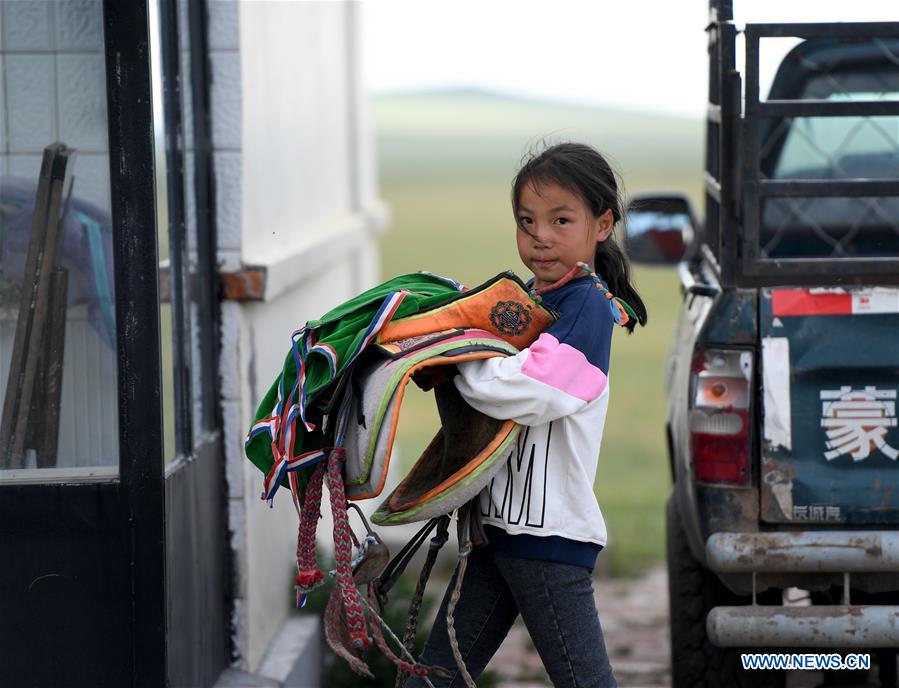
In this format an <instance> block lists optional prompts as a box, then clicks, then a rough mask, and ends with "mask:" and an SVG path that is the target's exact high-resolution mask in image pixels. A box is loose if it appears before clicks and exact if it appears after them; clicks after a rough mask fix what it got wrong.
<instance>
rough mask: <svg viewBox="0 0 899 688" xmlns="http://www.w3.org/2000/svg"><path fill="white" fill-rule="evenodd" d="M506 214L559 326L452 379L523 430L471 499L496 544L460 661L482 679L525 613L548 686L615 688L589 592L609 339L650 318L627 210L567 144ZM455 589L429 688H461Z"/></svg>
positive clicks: (473, 600) (477, 573) (465, 584)
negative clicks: (634, 273) (624, 218)
mask: <svg viewBox="0 0 899 688" xmlns="http://www.w3.org/2000/svg"><path fill="white" fill-rule="evenodd" d="M512 207H513V210H514V213H515V220H516V226H517V229H516V239H517V242H518V253H519V255H520V256H521V260H522V262H523V263H524V264H525V265H526V266H527V267H528V268H529V269H530V270H531V272H532V273H533V274H534V278H533V280H532V281H531V282H530V283H529V286H530V287H531V288H532V294H533V295H535V296H536V297H537V298H540V299H542V300H543V302H544V303H545V304H546V305H547V306H549V307H550V308H552V309H553V310H554V311H555V312H556V313H557V314H558V315H559V319H558V320H557V321H556V322H555V323H554V324H553V325H552V326H550V327H549V328H548V329H547V330H546V331H544V332H543V333H542V334H541V335H540V336H539V338H538V339H537V340H536V341H535V342H534V343H533V344H532V345H531V346H530V347H528V348H527V349H525V350H523V351H521V352H520V353H519V354H517V355H516V356H511V357H508V358H489V359H484V360H480V361H470V362H466V363H461V364H459V365H458V371H459V374H458V375H457V376H455V377H454V378H453V382H454V384H455V385H456V388H457V389H458V390H459V392H460V393H461V394H462V396H463V397H464V398H465V400H466V401H467V402H468V403H469V404H470V405H471V406H473V407H474V408H476V409H477V410H479V411H481V412H483V413H485V414H487V415H489V416H492V417H494V418H498V419H509V418H511V419H513V420H515V421H516V422H518V423H520V424H522V425H523V426H525V427H524V428H523V430H522V432H521V434H520V435H519V438H518V442H517V447H515V448H513V450H512V452H511V455H510V458H509V461H508V463H507V465H506V469H505V470H504V471H501V472H500V473H499V474H498V475H497V476H496V477H495V478H494V479H493V481H492V482H491V484H490V485H489V486H488V487H487V488H486V489H485V490H484V492H483V493H482V494H481V496H480V499H479V505H478V506H479V508H480V516H481V520H482V522H483V523H484V525H485V530H486V532H487V535H488V538H489V540H490V543H489V545H488V546H487V547H484V548H481V549H479V550H475V552H473V553H472V554H471V555H470V559H469V561H468V564H467V573H466V575H465V576H464V578H463V581H462V587H461V596H460V598H459V601H458V603H457V605H456V608H455V612H454V616H453V618H454V626H455V632H456V638H457V643H458V649H459V651H460V652H461V655H462V657H463V659H464V660H465V664H466V668H467V670H468V672H469V673H470V674H471V676H472V677H474V678H477V676H478V675H480V673H481V672H482V671H483V669H484V667H485V666H486V665H487V662H488V661H489V660H490V658H491V657H492V656H493V654H494V653H495V652H496V650H497V649H498V648H499V646H500V644H501V643H502V641H503V639H504V638H505V636H506V634H507V633H508V631H509V628H510V627H511V626H512V623H513V621H514V620H515V618H516V617H517V616H518V615H519V614H521V616H522V618H523V620H524V623H525V626H526V627H527V629H528V632H529V633H530V636H531V639H532V640H533V643H534V646H535V647H536V649H537V652H538V653H539V654H540V658H541V659H542V660H543V664H544V666H545V667H546V671H547V673H548V674H549V677H550V679H551V680H552V682H553V685H554V686H556V687H557V688H558V687H563V686H566V687H567V686H571V687H574V686H578V687H579V688H580V687H586V686H595V687H602V688H608V687H610V686H616V685H617V684H616V682H615V678H614V676H613V675H612V668H611V666H610V664H609V658H608V655H607V653H606V648H605V644H604V642H603V637H602V629H601V628H600V624H599V618H598V615H597V611H596V605H595V603H594V599H593V588H592V584H591V573H592V571H593V567H594V564H595V563H596V556H597V555H598V554H599V551H600V550H601V549H602V547H603V545H604V544H605V542H606V528H605V523H604V522H603V517H602V513H601V512H600V510H599V505H598V504H597V503H596V497H595V496H594V493H593V482H594V478H595V476H596V466H597V459H598V454H599V447H600V440H601V439H602V430H603V424H604V421H605V416H606V409H607V407H608V401H609V386H608V372H609V351H610V345H611V340H612V329H613V326H614V324H615V323H616V322H619V323H620V324H623V325H624V326H625V327H627V329H628V330H629V331H631V332H632V331H633V329H634V327H635V326H636V324H637V322H639V323H640V324H641V325H645V324H646V308H645V306H644V305H643V302H642V300H641V299H640V297H639V296H638V294H637V292H636V291H635V290H634V288H633V286H632V285H631V283H630V274H629V268H628V263H627V259H626V257H625V255H624V253H623V252H622V250H621V249H620V248H619V247H618V245H617V244H616V243H615V239H614V236H613V229H614V227H615V224H616V223H617V222H618V221H619V220H621V212H622V207H621V200H620V198H619V194H618V184H617V183H616V179H615V174H614V173H613V172H612V169H611V167H610V166H609V164H608V163H607V162H606V160H605V159H604V158H603V157H602V156H601V155H600V154H599V153H598V152H596V151H595V150H594V149H593V148H591V147H589V146H586V145H581V144H575V143H563V144H559V145H555V146H552V147H550V148H547V149H546V150H544V151H543V152H542V153H540V154H539V155H536V156H533V157H531V158H530V159H529V160H528V161H527V162H526V163H525V164H524V166H523V167H522V168H521V170H520V171H519V172H518V174H517V175H516V177H515V180H514V182H513V184H512ZM609 292H611V293H609ZM613 294H614V295H615V296H616V297H621V299H620V301H623V302H625V303H622V304H621V305H619V301H618V300H613V299H612V298H611V296H612V295H613ZM628 313H629V315H628ZM454 585H455V576H454V579H453V581H451V582H450V585H449V588H448V590H447V595H446V597H445V598H444V600H443V603H442V605H441V609H440V613H439V614H438V616H437V620H436V622H435V624H434V627H433V628H432V630H431V634H430V637H429V638H428V641H427V644H426V646H425V649H424V653H423V655H422V658H421V662H422V664H424V665H427V666H434V667H440V668H443V669H445V676H444V677H441V676H438V675H437V674H438V673H443V672H434V673H432V674H431V676H430V680H431V681H432V682H433V684H434V685H435V686H462V685H465V683H467V682H468V681H467V680H466V677H464V676H462V675H461V672H460V669H459V667H458V666H457V663H456V662H455V660H454V658H453V653H452V650H451V646H450V642H449V638H448V634H447V627H446V611H447V605H448V603H449V597H450V591H451V590H452V589H453V587H454ZM405 685H406V687H407V688H419V687H420V686H424V685H425V683H424V682H423V681H422V680H421V679H419V678H415V677H412V678H410V679H409V680H408V681H407V682H406V684H405Z"/></svg>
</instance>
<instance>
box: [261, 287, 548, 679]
mask: <svg viewBox="0 0 899 688" xmlns="http://www.w3.org/2000/svg"><path fill="white" fill-rule="evenodd" d="M410 277H413V276H405V278H410ZM431 277H435V279H437V280H443V282H442V284H443V287H442V288H445V286H446V285H447V284H452V285H455V289H454V290H453V292H452V293H445V292H444V293H443V294H442V295H441V294H422V293H412V292H411V290H409V291H405V290H402V289H400V290H391V289H390V286H391V283H390V282H388V283H385V284H384V285H379V287H376V288H375V289H374V290H370V292H367V293H366V294H368V293H373V294H379V295H383V300H382V301H380V302H379V301H378V299H377V298H375V299H368V300H362V301H360V300H359V299H360V298H361V297H356V301H355V303H357V304H362V305H361V306H360V307H358V308H349V307H338V309H335V311H336V312H338V313H340V314H341V316H340V317H339V318H333V317H332V318H329V317H328V316H326V317H325V318H323V319H322V321H314V322H313V323H309V324H307V327H305V328H301V329H300V330H298V331H297V332H295V333H294V336H293V338H292V347H291V353H290V354H288V357H287V361H286V363H285V367H284V370H282V374H281V375H280V376H279V378H278V379H277V380H276V381H275V383H274V384H273V386H272V390H270V392H269V395H267V397H266V399H265V400H263V403H262V405H261V406H260V408H259V411H258V412H257V415H256V419H255V421H254V424H253V427H252V428H251V429H250V433H249V434H248V437H247V454H248V456H249V457H250V458H251V460H253V461H254V463H256V464H257V465H258V466H260V467H261V468H263V470H267V475H266V479H265V490H264V492H263V498H265V499H269V500H270V499H272V498H273V496H274V493H275V491H276V490H277V489H278V486H279V485H284V484H287V485H289V486H290V489H291V494H292V497H293V501H294V504H295V506H296V508H297V512H298V514H299V521H300V522H299V533H298V542H297V577H296V588H297V605H298V606H302V605H303V604H304V602H305V599H306V595H307V593H308V592H309V591H310V590H312V589H313V588H315V587H317V586H318V585H320V584H321V583H322V582H323V580H324V574H323V573H322V572H321V571H320V570H319V569H318V567H317V563H316V558H315V528H316V524H317V522H318V519H319V517H320V503H321V498H322V487H323V485H324V484H327V486H328V491H329V493H330V500H331V510H332V514H333V517H334V543H335V560H336V563H337V568H336V570H335V571H334V572H333V575H334V577H335V579H336V584H335V586H334V589H333V592H332V595H331V597H330V599H329V602H328V606H327V608H326V610H325V635H326V639H327V641H328V644H329V645H330V646H331V648H332V649H333V650H334V652H335V653H336V654H337V655H338V656H340V657H342V658H343V659H345V660H346V661H347V662H348V663H349V664H350V666H351V667H352V668H353V669H354V670H355V671H356V672H357V673H360V674H362V675H367V676H370V675H371V674H370V672H369V670H368V668H367V666H366V664H365V662H364V661H363V659H362V658H361V652H364V650H365V649H367V648H368V647H369V645H370V643H371V639H370V638H369V635H368V630H369V626H368V624H367V623H366V618H368V619H369V620H370V621H371V624H370V630H371V635H372V637H373V638H374V641H375V643H376V644H377V645H378V647H379V648H380V649H381V651H382V652H384V654H385V655H387V656H388V657H389V658H390V659H391V660H392V661H393V662H394V663H395V664H396V665H397V666H398V667H399V669H400V676H402V675H403V673H404V672H405V673H414V674H416V675H419V676H423V677H425V678H426V676H427V672H428V668H427V667H423V666H422V665H420V664H418V663H417V662H416V661H415V659H414V657H412V655H411V647H412V644H413V642H414V636H415V624H416V616H417V609H418V606H419V605H420V603H421V595H422V594H423V589H424V585H425V582H426V581H427V573H429V572H430V568H431V567H432V566H433V563H434V560H435V559H436V554H437V550H438V549H439V547H440V545H442V544H443V542H445V541H446V539H447V530H448V526H449V521H450V515H451V514H452V513H453V512H457V514H458V519H457V520H458V525H459V545H460V575H458V576H457V586H459V585H460V584H461V580H462V575H464V567H465V563H466V561H467V556H468V554H469V552H470V551H471V548H472V539H473V535H472V525H473V516H474V514H475V513H476V510H475V509H472V508H471V507H470V505H471V503H472V500H473V498H474V497H476V496H477V495H478V493H479V492H480V491H481V490H482V489H483V488H484V487H485V486H486V485H487V484H488V483H489V481H490V480H491V478H492V477H493V476H494V475H495V473H496V472H497V471H498V470H500V469H501V468H502V463H501V462H500V460H501V459H502V458H503V457H504V456H505V454H506V450H507V449H508V447H509V446H510V445H511V443H512V442H514V441H515V438H516V437H517V434H518V432H519V429H520V427H519V426H518V425H516V424H515V423H514V422H512V421H502V420H496V419H494V418H490V417H488V416H486V415H484V414H482V413H480V412H478V411H476V410H475V409H473V408H472V407H470V406H468V404H466V403H465V401H464V400H463V399H462V397H461V395H460V394H459V393H458V391H456V388H455V386H454V385H453V383H452V380H451V378H452V373H453V370H452V368H453V366H455V365H456V364H457V363H460V362H463V361H469V360H476V359H483V358H488V357H495V356H510V355H514V354H516V353H517V352H518V351H519V350H520V349H522V348H524V347H526V346H528V345H529V344H530V343H532V342H533V341H534V340H535V339H536V338H537V336H538V335H539V334H540V332H542V331H543V330H544V329H545V328H546V327H548V326H549V325H550V324H551V323H552V322H553V321H554V320H555V317H556V316H555V315H554V314H553V313H552V312H551V311H550V310H549V309H547V308H546V307H545V306H543V305H541V303H540V301H539V298H535V296H534V295H533V294H531V293H530V292H529V291H528V289H527V287H526V286H525V285H524V283H523V282H522V281H521V280H520V279H519V278H518V277H517V276H515V275H514V274H513V273H511V272H505V273H500V274H499V275H497V276H496V277H494V278H492V279H491V280H488V281H487V282H485V283H484V284H482V285H481V286H479V287H477V288H475V289H472V290H462V288H461V287H460V285H457V284H456V283H454V282H452V281H451V280H446V279H445V278H436V276H431ZM397 279H398V280H402V279H404V278H397ZM394 282H395V281H394ZM404 283H410V281H409V280H408V279H406V281H405V282H404ZM430 284H431V283H430V282H429V285H430ZM431 286H433V285H431ZM404 291H405V293H404ZM363 296H364V295H363ZM409 297H411V300H413V301H414V300H415V299H416V298H417V297H420V298H419V300H418V301H416V305H417V306H418V307H417V308H406V310H405V312H403V311H402V309H401V304H402V303H404V302H405V303H406V304H408V303H409V302H410V301H406V299H407V298H409ZM409 311H411V312H409ZM398 314H400V315H401V317H397V315H398ZM343 323H352V326H353V328H355V329H358V330H364V332H363V334H362V335H361V337H360V336H359V334H358V333H357V332H349V333H348V332H347V331H346V329H347V327H349V326H348V325H347V327H344V328H343V329H341V325H342V324H343ZM324 325H327V327H324ZM346 341H352V342H355V343H356V344H354V345H353V346H345V345H344V346H343V348H340V345H341V344H342V343H344V342H346ZM316 356H317V357H318V360H319V361H321V360H322V359H327V360H328V361H329V365H328V368H327V371H326V372H324V373H323V372H321V370H322V369H323V366H321V365H320V366H319V371H318V372H317V373H316V375H315V376H311V375H307V372H308V371H307V368H308V367H309V366H310V364H311V362H312V361H313V360H314V359H315V357H316ZM313 377H314V384H312V380H313ZM413 379H415V380H418V381H422V380H423V381H424V385H425V386H427V387H430V388H431V389H433V392H434V397H435V400H436V403H437V409H438V413H439V416H440V423H441V425H440V428H439V429H437V431H436V434H435V436H434V439H433V440H432V441H431V443H430V444H429V445H428V446H427V448H426V449H425V450H424V452H423V453H422V455H421V456H420V457H419V458H418V460H417V461H416V462H415V464H414V466H413V467H412V468H411V469H410V470H409V471H408V472H407V473H406V475H405V476H403V478H402V480H401V481H400V482H399V484H398V485H397V486H396V488H395V489H394V490H393V491H392V492H391V493H390V494H389V495H388V496H387V497H386V499H384V500H383V502H382V503H381V504H380V506H379V507H378V508H377V510H376V511H375V513H374V515H373V516H372V521H374V522H375V523H376V524H378V525H384V526H389V525H399V524H404V523H412V522H416V521H426V523H425V525H424V526H423V527H422V529H421V530H420V531H419V532H418V533H417V534H416V536H415V537H413V539H412V541H411V542H410V543H409V544H408V545H407V546H406V547H404V548H403V550H402V551H401V552H400V553H399V554H398V555H397V556H396V557H395V558H394V559H393V561H390V562H389V563H388V559H389V555H388V553H387V551H386V547H385V546H384V545H383V543H382V542H381V540H380V538H379V537H378V536H377V535H376V534H375V533H374V532H372V530H371V528H370V527H369V525H368V523H367V522H364V524H365V529H366V535H365V536H364V537H363V538H357V537H356V535H355V534H354V533H353V531H352V529H351V528H350V526H349V517H348V502H347V500H348V499H349V500H352V501H358V500H363V499H370V498H374V497H378V496H380V495H381V493H382V492H383V490H384V486H385V484H386V478H387V472H388V469H389V466H390V459H391V455H392V452H393V446H394V441H395V438H396V429H397V425H398V422H399V418H400V414H401V410H402V402H403V398H404V392H405V389H406V387H407V385H408V383H409V382H410V380H413ZM273 392H276V394H275V393H273ZM273 400H274V401H275V402H276V403H275V405H274V408H272V406H271V403H272V401H273ZM266 440H270V441H271V442H270V445H268V447H270V449H269V448H268V447H266V444H267V443H266ZM251 448H252V451H251ZM351 506H355V505H351ZM360 515H361V512H360ZM474 526H475V529H476V530H477V524H476V522H475V523H474ZM432 532H436V534H435V536H434V538H433V539H432V541H431V546H430V547H429V551H428V558H427V561H426V564H425V569H424V570H423V572H422V577H421V578H420V580H419V584H418V586H417V588H416V595H415V597H414V598H413V603H412V608H411V609H410V615H409V620H408V623H407V626H406V632H405V634H404V639H403V641H402V644H401V646H400V648H399V651H400V655H401V656H399V655H397V654H396V653H395V652H394V651H393V650H392V649H391V648H390V646H389V645H388V643H387V642H386V640H385V638H384V633H385V632H387V633H388V635H389V636H391V637H392V638H393V639H394V641H396V643H397V644H399V640H398V639H397V638H396V636H394V635H393V634H392V632H390V629H389V628H387V626H386V624H385V623H384V621H383V618H382V616H381V609H382V608H383V605H384V604H385V603H386V595H387V592H388V591H389V590H390V588H391V587H392V585H393V584H394V583H395V582H396V580H397V579H398V577H399V575H400V574H401V573H402V572H403V570H404V569H405V568H406V565H407V564H408V563H409V561H410V560H411V558H412V555H413V554H414V552H415V550H416V549H417V548H418V547H419V546H420V545H421V544H422V543H423V542H424V541H425V540H426V539H427V538H428V536H429V535H430V534H431V533H432ZM475 539H476V538H475ZM354 549H355V554H354ZM361 584H367V587H368V590H367V597H366V598H363V597H362V596H361V595H360V594H359V591H358V589H357V586H358V585H361ZM454 606H455V605H453V607H454ZM451 616H452V609H450V619H451ZM450 628H452V624H450ZM453 636H454V633H452V634H451V638H450V639H451V644H452V645H453V646H454V647H455V645H456V644H455V641H454V637H453ZM457 661H459V662H460V667H462V668H463V676H466V677H467V672H466V671H464V662H461V656H459V657H457ZM468 680H470V677H469V679H468ZM426 682H427V679H426ZM472 685H473V684H472Z"/></svg>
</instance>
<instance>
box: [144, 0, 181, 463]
mask: <svg viewBox="0 0 899 688" xmlns="http://www.w3.org/2000/svg"><path fill="white" fill-rule="evenodd" d="M149 10H150V12H149V19H150V37H151V38H150V40H151V45H150V69H151V80H152V89H153V93H152V98H153V157H154V169H155V173H156V237H157V241H158V244H157V248H158V252H159V282H160V283H159V297H160V304H159V340H160V372H161V375H162V389H161V392H162V421H163V456H164V459H165V462H166V463H169V462H171V461H173V460H174V459H175V456H176V455H177V442H176V432H177V428H176V425H175V424H176V413H175V410H176V401H175V400H176V388H175V360H174V355H175V349H174V346H173V342H174V318H173V309H172V301H173V299H175V298H177V294H176V293H175V290H174V289H173V288H172V285H173V280H172V274H171V264H172V261H171V250H170V249H171V237H170V236H169V232H170V228H171V218H170V216H169V210H170V209H169V202H168V193H169V186H168V165H169V164H174V163H175V161H173V160H169V159H168V154H167V150H166V120H165V91H164V88H163V81H162V79H163V75H162V49H161V48H162V42H161V34H160V26H159V21H160V17H159V5H158V2H150V3H149Z"/></svg>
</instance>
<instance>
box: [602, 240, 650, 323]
mask: <svg viewBox="0 0 899 688" xmlns="http://www.w3.org/2000/svg"><path fill="white" fill-rule="evenodd" d="M594 270H595V271H596V274H597V275H599V276H600V277H602V278H603V279H604V280H605V282H606V284H607V285H608V287H609V291H610V292H612V295H613V296H617V297H618V298H620V299H621V300H622V301H624V302H625V303H627V305H629V306H630V307H631V308H632V309H633V311H634V314H635V315H636V316H637V320H636V321H635V320H634V319H633V318H631V319H630V320H628V322H627V323H626V324H625V325H624V327H625V328H626V329H627V333H628V334H633V332H634V328H635V327H636V326H637V322H639V323H640V325H642V326H643V327H646V322H647V320H648V314H647V313H646V304H644V303H643V299H641V298H640V295H639V294H638V293H637V290H636V288H635V287H634V285H633V283H632V282H631V268H630V263H629V262H628V259H627V255H626V254H625V253H624V251H623V250H622V249H621V247H620V246H619V245H618V243H617V242H616V241H615V235H614V233H613V234H610V235H609V238H608V239H606V240H605V241H603V242H602V243H599V244H596V254H595V256H594Z"/></svg>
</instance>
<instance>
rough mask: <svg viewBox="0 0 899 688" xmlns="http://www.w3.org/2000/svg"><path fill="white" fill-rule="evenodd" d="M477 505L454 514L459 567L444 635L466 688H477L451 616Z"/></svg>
mask: <svg viewBox="0 0 899 688" xmlns="http://www.w3.org/2000/svg"><path fill="white" fill-rule="evenodd" d="M477 509H478V504H477V501H476V500H473V501H470V502H468V503H467V504H465V505H463V506H461V507H459V510H458V511H457V512H456V513H457V516H458V526H459V565H458V566H457V567H456V584H455V585H454V586H453V591H452V593H451V594H450V598H449V604H447V606H446V633H447V635H448V636H449V641H450V650H452V652H453V658H454V659H455V660H456V666H458V667H459V673H460V674H461V676H462V680H463V681H464V682H465V686H466V688H477V686H476V685H475V682H474V679H473V678H472V677H471V674H470V673H468V667H466V666H465V658H464V657H463V656H462V652H461V650H460V649H459V641H458V640H457V638H456V624H455V621H454V620H453V614H454V613H455V611H456V605H457V604H458V603H459V598H460V597H461V596H462V581H463V579H464V578H465V571H466V569H467V568H468V557H469V555H471V550H472V544H471V520H472V519H471V514H472V511H477Z"/></svg>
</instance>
